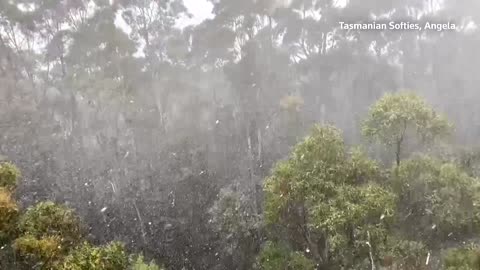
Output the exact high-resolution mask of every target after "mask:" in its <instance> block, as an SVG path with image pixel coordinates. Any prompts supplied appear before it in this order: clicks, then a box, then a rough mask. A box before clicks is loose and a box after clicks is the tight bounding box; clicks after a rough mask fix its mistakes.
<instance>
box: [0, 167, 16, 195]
mask: <svg viewBox="0 0 480 270" xmlns="http://www.w3.org/2000/svg"><path fill="white" fill-rule="evenodd" d="M19 177H20V172H19V171H18V169H17V167H15V166H14V165H12V164H11V163H0V187H2V188H6V189H8V190H13V189H15V187H16V186H17V179H18V178H19Z"/></svg>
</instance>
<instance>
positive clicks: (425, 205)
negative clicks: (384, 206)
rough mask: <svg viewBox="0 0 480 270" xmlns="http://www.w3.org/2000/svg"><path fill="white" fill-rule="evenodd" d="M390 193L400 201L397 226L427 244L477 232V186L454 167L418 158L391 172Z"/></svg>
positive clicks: (479, 190) (479, 194) (479, 211)
mask: <svg viewBox="0 0 480 270" xmlns="http://www.w3.org/2000/svg"><path fill="white" fill-rule="evenodd" d="M391 187H392V190H393V191H394V192H395V193H396V194H398V197H399V198H400V201H399V204H398V207H399V209H398V211H399V218H398V225H399V226H400V227H401V228H404V229H405V233H406V234H407V235H409V236H411V237H414V238H417V237H423V238H424V239H426V240H428V241H429V243H431V244H433V243H435V242H438V241H441V240H445V239H447V238H448V237H452V236H460V235H469V234H472V233H476V232H478V229H479V226H480V223H479V222H480V208H479V207H480V204H479V203H480V201H479V199H480V186H479V183H478V181H477V180H476V179H474V178H471V177H470V176H468V175H467V174H466V173H465V172H464V171H462V170H461V169H460V168H459V167H458V166H457V165H455V164H451V163H443V162H441V161H439V160H436V159H433V158H430V157H418V158H414V159H412V160H408V161H406V162H404V163H403V164H402V165H400V166H399V167H397V168H394V170H393V173H392V180H391Z"/></svg>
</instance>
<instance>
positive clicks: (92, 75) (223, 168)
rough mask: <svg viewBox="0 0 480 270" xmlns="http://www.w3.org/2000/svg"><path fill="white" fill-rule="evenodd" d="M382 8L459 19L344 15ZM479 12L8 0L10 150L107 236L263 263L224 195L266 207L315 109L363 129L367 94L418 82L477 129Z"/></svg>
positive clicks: (1, 60) (0, 151)
mask: <svg viewBox="0 0 480 270" xmlns="http://www.w3.org/2000/svg"><path fill="white" fill-rule="evenodd" d="M375 18H388V19H389V20H396V21H420V22H426V21H430V22H455V23H456V25H457V30H455V31H443V32H437V31H388V30H387V31H344V30H341V29H340V24H339V22H340V21H345V22H356V21H372V20H374V19H375ZM479 20H480V2H479V1H475V0H468V1H467V0H465V1H454V0H444V1H440V0H418V1H414V0H409V1H405V0H403V1H400V0H389V1H385V0H347V1H328V0H318V1H317V0H291V1H286V0H284V1H280V0H279V1H275V0H248V1H247V0H242V1H240V0H211V1H196V0H195V1H194V0H189V1H187V0H185V1H182V0H162V1H153V0H110V1H107V0H63V1H60V0H58V1H52V0H14V1H8V0H0V155H1V156H2V158H3V159H8V160H11V161H12V162H14V163H15V164H17V165H18V166H19V167H20V169H21V170H22V175H23V177H22V182H21V185H20V187H19V191H18V194H19V196H21V198H20V199H21V202H22V205H23V206H29V205H32V204H34V203H36V202H38V201H43V200H52V201H55V202H59V203H65V204H67V205H68V206H70V207H73V208H75V209H76V210H77V212H78V213H79V215H80V216H81V217H82V218H83V219H84V220H85V222H86V223H87V224H88V225H89V233H90V238H91V239H93V241H97V242H98V243H104V242H107V241H111V240H121V241H124V242H126V243H127V245H128V247H129V248H130V249H132V250H141V251H144V252H146V254H147V256H149V257H153V258H161V259H163V260H166V261H167V262H168V265H169V266H171V267H173V269H182V267H183V269H249V268H248V265H243V264H244V263H245V264H246V261H248V260H246V259H245V258H244V257H242V256H244V254H251V253H255V252H256V251H257V250H258V245H257V244H255V243H253V244H251V245H250V244H249V245H246V246H247V248H246V249H250V248H251V249H252V250H251V251H242V252H239V251H238V250H237V248H238V245H236V244H235V241H234V240H232V239H234V238H235V236H232V235H230V236H227V237H225V235H224V234H222V233H221V231H220V230H221V228H218V227H217V226H215V224H216V223H215V219H216V216H218V215H219V213H218V212H216V211H217V210H218V207H217V206H218V205H217V202H218V201H219V198H221V197H223V196H225V194H230V195H231V194H235V196H237V197H238V198H240V200H242V201H243V202H245V206H244V207H245V208H244V209H243V208H242V209H243V210H245V211H247V212H248V211H250V212H251V213H257V214H258V213H260V212H261V211H262V207H261V202H262V195H263V194H262V183H263V180H264V178H265V177H266V176H267V175H268V174H269V172H270V170H271V168H272V165H273V164H274V163H275V162H277V161H278V160H281V159H284V158H285V157H286V156H287V155H288V153H289V152H290V150H291V147H292V146H293V145H295V144H296V143H297V142H298V141H299V139H301V138H302V137H303V136H305V135H306V132H307V131H308V130H309V129H310V127H311V126H312V125H313V124H315V123H331V124H333V125H335V126H337V127H338V128H340V129H341V130H343V131H344V136H345V138H346V141H347V142H348V143H349V144H356V143H360V142H362V141H363V139H362V137H361V134H360V128H359V126H360V123H361V121H362V120H363V119H364V118H365V116H366V114H367V112H368V108H369V106H371V105H372V104H373V103H374V102H375V100H377V99H378V98H380V97H381V96H382V95H383V94H384V93H386V92H395V91H399V90H403V89H408V90H411V91H414V92H416V93H418V94H419V95H420V96H422V97H424V98H425V99H426V100H427V101H428V102H429V103H431V104H432V105H433V106H434V107H435V108H436V109H437V110H438V111H439V112H442V113H444V114H445V115H447V116H448V118H449V119H450V120H451V121H452V122H453V123H454V124H455V127H456V131H455V136H454V138H453V139H452V144H454V145H455V144H462V145H463V146H464V147H476V146H477V144H478V137H479V136H480V106H479V105H478V103H479V101H480V92H479V90H480V89H479V85H480V76H479V73H478V71H479V68H478V64H479V63H480V51H479V48H480V30H479V29H478V26H477V25H478V22H479ZM377 150H378V149H375V148H374V150H372V152H373V155H375V156H376V157H378V158H380V159H382V160H384V161H385V162H386V163H389V162H391V161H392V160H390V159H388V155H385V153H384V152H382V151H380V150H378V151H377ZM243 210H242V211H243ZM220 215H221V213H220ZM229 237H231V238H229ZM255 241H258V242H261V239H255ZM242 248H245V246H243V247H242ZM215 267H217V268H215ZM222 267H223V268H222Z"/></svg>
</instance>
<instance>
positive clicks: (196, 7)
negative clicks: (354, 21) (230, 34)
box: [179, 0, 213, 26]
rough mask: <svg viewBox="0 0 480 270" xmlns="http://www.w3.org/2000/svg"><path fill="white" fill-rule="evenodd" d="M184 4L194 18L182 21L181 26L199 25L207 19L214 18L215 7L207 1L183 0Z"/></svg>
mask: <svg viewBox="0 0 480 270" xmlns="http://www.w3.org/2000/svg"><path fill="white" fill-rule="evenodd" d="M183 2H184V3H185V6H186V7H187V8H188V10H189V11H190V13H192V14H193V18H191V19H185V20H182V21H181V22H179V26H186V25H192V24H199V23H201V22H202V21H204V20H205V19H207V18H211V17H212V16H213V14H212V9H213V5H212V3H210V2H208V1H207V0H183Z"/></svg>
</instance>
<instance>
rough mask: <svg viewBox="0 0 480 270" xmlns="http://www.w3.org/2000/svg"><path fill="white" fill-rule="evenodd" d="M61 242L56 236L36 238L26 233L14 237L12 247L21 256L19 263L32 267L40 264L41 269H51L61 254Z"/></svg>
mask: <svg viewBox="0 0 480 270" xmlns="http://www.w3.org/2000/svg"><path fill="white" fill-rule="evenodd" d="M61 242H62V240H61V238H60V237H58V236H47V237H44V238H42V239H37V238H36V237H34V236H31V235H26V236H22V237H20V238H18V239H16V240H15V242H14V243H13V248H14V250H15V252H16V253H17V254H18V255H19V256H20V258H21V260H20V263H21V264H22V265H24V266H25V267H30V268H32V269H34V267H38V266H42V269H52V268H54V267H55V265H57V264H58V261H59V260H60V259H61V258H62V255H63V251H62V246H61Z"/></svg>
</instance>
